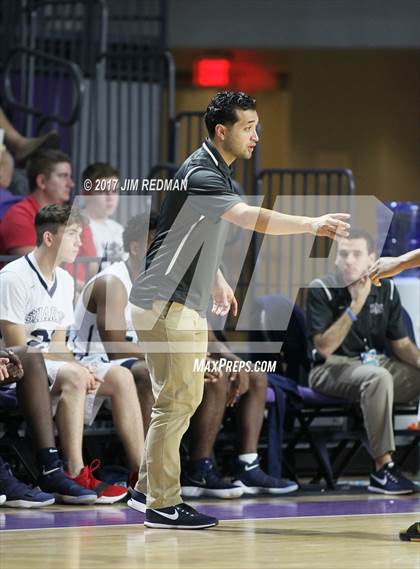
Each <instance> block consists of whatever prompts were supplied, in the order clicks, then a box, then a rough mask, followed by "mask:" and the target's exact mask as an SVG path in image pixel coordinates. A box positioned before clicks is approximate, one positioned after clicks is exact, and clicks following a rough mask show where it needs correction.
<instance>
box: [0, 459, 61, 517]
mask: <svg viewBox="0 0 420 569" xmlns="http://www.w3.org/2000/svg"><path fill="white" fill-rule="evenodd" d="M0 494H1V495H5V497H6V499H5V501H4V502H3V506H8V507H9V508H44V507H45V506H51V504H54V502H55V499H54V496H52V495H51V494H46V493H45V492H41V490H40V489H39V488H32V486H28V485H27V484H24V483H23V482H21V481H20V480H18V479H17V478H15V476H13V473H12V471H11V470H10V466H9V465H8V464H7V463H6V462H2V461H1V462H0Z"/></svg>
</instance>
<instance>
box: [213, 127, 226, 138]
mask: <svg viewBox="0 0 420 569" xmlns="http://www.w3.org/2000/svg"><path fill="white" fill-rule="evenodd" d="M214 134H215V136H216V137H217V138H218V139H219V140H225V138H226V127H225V125H224V124H217V125H216V127H215V129H214Z"/></svg>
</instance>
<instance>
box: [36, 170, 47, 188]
mask: <svg viewBox="0 0 420 569" xmlns="http://www.w3.org/2000/svg"><path fill="white" fill-rule="evenodd" d="M35 184H36V187H37V188H40V189H41V190H43V189H44V188H45V187H46V185H47V177H46V175H45V174H38V176H37V177H36V178H35Z"/></svg>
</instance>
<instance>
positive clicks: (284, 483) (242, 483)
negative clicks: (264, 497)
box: [233, 458, 298, 494]
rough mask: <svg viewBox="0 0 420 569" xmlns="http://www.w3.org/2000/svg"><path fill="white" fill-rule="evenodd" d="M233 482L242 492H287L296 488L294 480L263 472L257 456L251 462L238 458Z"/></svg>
mask: <svg viewBox="0 0 420 569" xmlns="http://www.w3.org/2000/svg"><path fill="white" fill-rule="evenodd" d="M233 484H234V485H235V486H239V487H240V488H242V489H243V492H244V494H289V493H290V492H295V491H296V490H297V489H298V485H297V484H296V482H292V481H291V480H283V478H274V476H269V475H268V474H266V473H265V472H263V471H262V470H261V467H260V462H259V460H258V458H256V459H255V460H254V462H251V464H248V463H246V462H243V461H242V460H239V459H238V461H237V465H236V469H235V475H234V477H233Z"/></svg>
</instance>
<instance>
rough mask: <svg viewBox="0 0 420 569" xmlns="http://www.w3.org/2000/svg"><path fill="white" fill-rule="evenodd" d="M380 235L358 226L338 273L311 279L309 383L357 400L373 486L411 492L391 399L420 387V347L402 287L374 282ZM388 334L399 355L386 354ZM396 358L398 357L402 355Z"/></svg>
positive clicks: (340, 249)
mask: <svg viewBox="0 0 420 569" xmlns="http://www.w3.org/2000/svg"><path fill="white" fill-rule="evenodd" d="M374 262H375V253H374V243H373V240H372V238H371V236H370V235H369V234H368V233H365V232H363V231H352V233H351V236H350V237H349V238H348V239H340V240H339V242H338V244H337V257H336V267H337V271H336V273H335V274H329V275H327V276H326V277H323V278H322V279H315V280H314V281H313V282H312V283H311V288H310V290H309V294H308V301H307V313H308V329H309V336H310V342H311V347H312V348H313V349H312V355H313V361H314V367H313V369H312V370H311V372H310V375H309V383H310V386H311V387H312V388H313V389H315V390H316V391H320V392H321V393H324V394H326V395H332V396H335V397H342V398H344V399H348V400H349V401H354V402H359V403H360V406H361V410H362V413H363V418H364V424H365V428H366V431H367V437H368V442H369V445H370V450H371V454H372V457H373V458H374V460H375V465H376V469H375V471H374V472H372V473H371V475H370V484H369V487H368V489H369V491H371V492H378V493H382V494H410V493H412V492H414V491H415V486H414V484H413V483H412V482H411V481H410V480H408V479H407V478H405V477H404V476H403V475H402V474H401V473H400V472H399V471H398V469H397V467H396V465H395V464H394V462H393V461H392V457H391V453H392V452H393V451H395V441H394V432H393V422H392V419H393V414H392V412H393V404H394V401H395V402H397V403H405V402H410V401H415V400H416V399H418V397H419V395H420V350H419V349H418V348H417V347H416V346H415V345H414V344H413V342H412V341H411V340H410V339H409V337H408V335H407V330H406V326H405V324H404V320H403V314H402V307H401V302H400V297H399V294H398V291H397V289H396V287H395V285H394V283H393V282H392V281H388V280H383V281H382V286H381V287H375V286H372V283H371V281H370V279H369V277H368V276H367V274H368V270H369V268H370V267H372V266H373V264H374ZM386 340H389V341H390V345H391V348H392V352H393V354H394V356H392V357H388V356H386V355H385V353H384V352H385V342H386ZM397 358H398V359H397Z"/></svg>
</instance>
